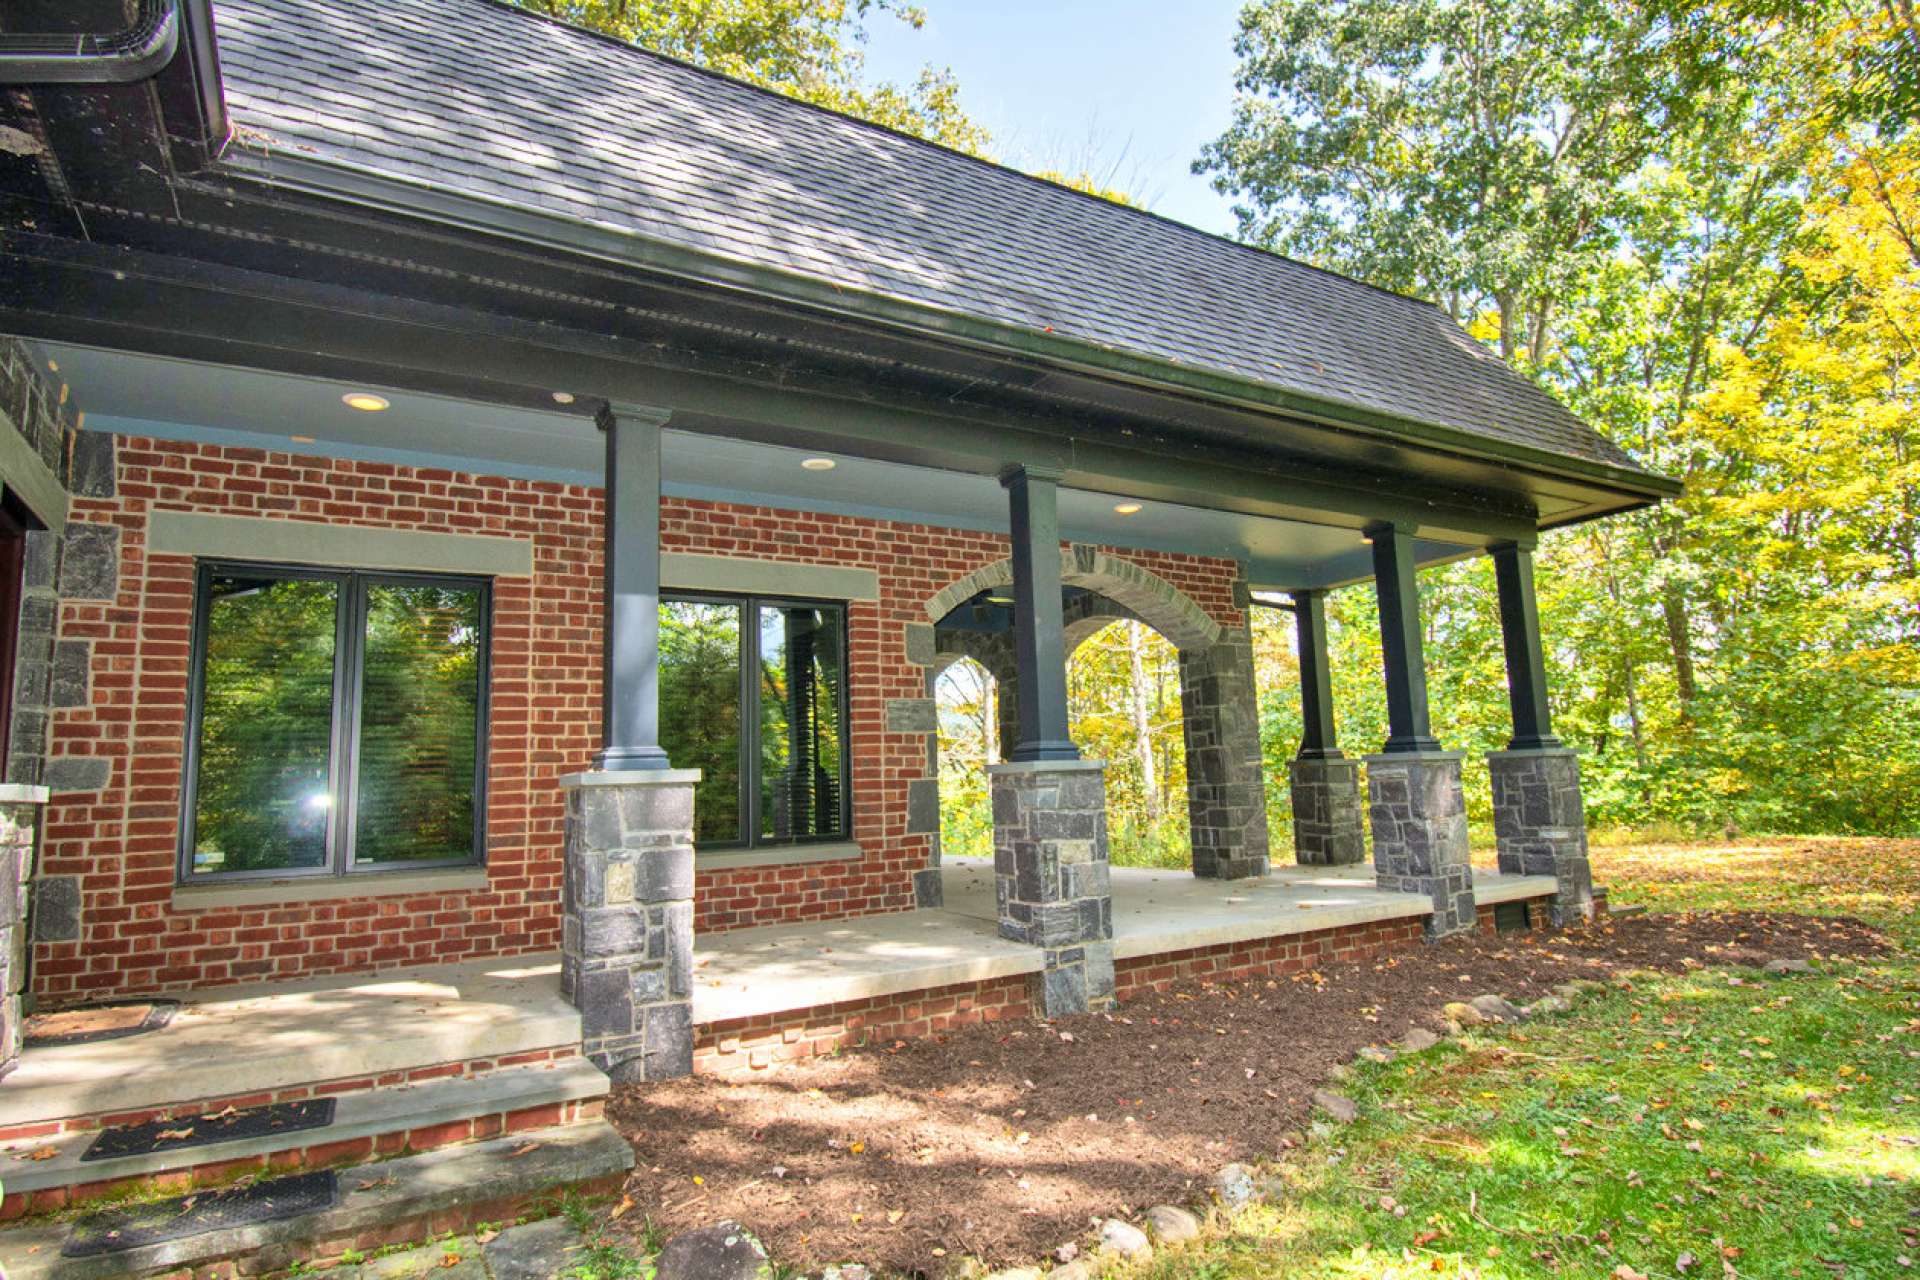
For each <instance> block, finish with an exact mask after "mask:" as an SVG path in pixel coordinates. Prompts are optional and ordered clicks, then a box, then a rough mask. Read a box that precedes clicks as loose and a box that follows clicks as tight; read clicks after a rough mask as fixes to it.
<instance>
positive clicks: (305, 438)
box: [287, 436, 313, 444]
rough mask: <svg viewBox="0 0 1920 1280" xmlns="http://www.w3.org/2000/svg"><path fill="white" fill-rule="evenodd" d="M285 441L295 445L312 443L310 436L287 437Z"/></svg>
mask: <svg viewBox="0 0 1920 1280" xmlns="http://www.w3.org/2000/svg"><path fill="white" fill-rule="evenodd" d="M287 439H289V440H291V441H293V442H294V443H295V444H312V443H313V437H312V436H288V437H287Z"/></svg>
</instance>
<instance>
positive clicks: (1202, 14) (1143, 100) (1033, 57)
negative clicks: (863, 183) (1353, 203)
mask: <svg viewBox="0 0 1920 1280" xmlns="http://www.w3.org/2000/svg"><path fill="white" fill-rule="evenodd" d="M920 3H921V5H922V7H923V8H924V9H925V10H926V13H927V24H926V26H925V27H923V28H921V29H920V30H918V31H914V30H912V29H911V28H909V27H907V26H906V25H905V24H903V23H899V22H895V21H892V20H891V19H889V18H888V17H887V16H886V15H884V14H881V15H879V16H877V17H875V18H874V19H872V21H871V23H870V29H871V31H872V40H871V42H870V43H869V44H868V46H867V69H868V72H869V73H870V74H871V75H872V76H873V77H874V78H875V79H883V80H896V81H900V82H903V83H910V82H911V81H912V80H913V79H914V77H915V76H917V75H918V74H919V72H920V68H921V67H922V66H924V65H926V64H927V63H933V64H934V65H936V66H948V67H951V68H952V69H953V73H954V75H955V76H956V77H957V78H958V79H959V81H960V100H961V103H962V105H963V106H964V107H965V108H966V111H967V113H968V114H969V115H970V116H972V117H973V118H974V119H975V120H976V121H978V122H979V123H980V124H982V125H984V126H986V128H987V129H988V130H989V131H990V132H991V133H992V134H993V147H992V151H993V154H994V156H995V157H996V158H997V159H1000V160H1003V161H1005V162H1006V163H1009V164H1013V165H1017V166H1019V167H1021V168H1026V169H1059V170H1062V171H1066V172H1073V171H1076V170H1080V169H1089V170H1091V171H1093V172H1094V174H1095V176H1096V177H1107V178H1109V185H1111V186H1116V187H1119V188H1121V189H1122V190H1125V191H1127V192H1129V193H1130V194H1132V195H1133V196H1134V197H1135V198H1136V199H1138V200H1140V201H1141V202H1142V203H1144V204H1146V205H1147V207H1149V208H1151V209H1152V210H1153V211H1154V212H1156V213H1161V214H1165V215H1166V216H1167V217H1170V218H1178V219H1180V220H1181V221H1182V222H1188V223H1191V224H1193V225H1194V226H1197V227H1201V228H1203V229H1205V230H1207V231H1217V232H1222V233H1226V232H1230V231H1231V230H1232V229H1233V215H1232V212H1231V209H1230V208H1229V205H1228V202H1227V200H1226V199H1225V198H1224V197H1222V196H1219V195H1216V194H1215V193H1214V192H1213V191H1212V190H1211V189H1210V188H1209V187H1208V185H1207V180H1206V179H1205V178H1202V177H1198V176H1195V175H1194V174H1191V173H1189V172H1188V169H1189V167H1190V166H1191V165H1192V163H1193V160H1194V157H1195V156H1197V155H1198V154H1199V152H1200V148H1201V147H1202V146H1204V145H1205V144H1206V143H1208V142H1210V141H1212V140H1213V139H1214V138H1216V137H1218V136H1219V134H1220V131H1221V130H1222V129H1224V128H1225V127H1226V124H1227V118H1228V114H1229V112H1230V111H1231V109H1232V103H1233V72H1234V57H1233V35H1234V30H1235V22H1236V18H1237V16H1238V14H1239V10H1240V5H1239V3H1238V0H1184V2H1173V0H1025V2H1024V3H1020V2H1017V0H920Z"/></svg>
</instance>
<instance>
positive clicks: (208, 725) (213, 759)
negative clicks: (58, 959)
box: [181, 563, 491, 879]
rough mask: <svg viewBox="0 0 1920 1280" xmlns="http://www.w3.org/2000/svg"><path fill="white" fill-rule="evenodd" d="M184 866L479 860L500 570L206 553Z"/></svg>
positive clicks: (204, 871)
mask: <svg viewBox="0 0 1920 1280" xmlns="http://www.w3.org/2000/svg"><path fill="white" fill-rule="evenodd" d="M194 599H195V612H194V627H193V687H192V694H191V697H192V721H191V725H190V730H189V736H188V749H187V776H186V800H185V815H184V820H183V822H182V828H183V831H182V837H181V875H182V878H184V879H199V878H204V877H207V876H212V875H220V876H243V875H279V876H284V875H343V874H347V873H350V872H367V871H380V870H393V869H402V868H418V867H422V866H432V865H444V864H449V863H472V862H477V861H479V860H480V855H481V849H482V844H481V840H482V835H483V830H482V829H483V826H484V824H483V822H482V820H481V819H482V815H483V814H484V813H485V803H484V794H483V792H484V782H485V761H486V751H485V732H484V729H485V724H486V689H487V670H486V666H487V651H488V644H487V621H488V617H489V613H490V603H491V602H490V599H489V590H488V584H487V583H486V582H484V581H476V580H474V579H468V578H442V577H428V576H424V575H419V574H401V573H359V572H354V571H327V570H309V569H287V568H277V567H264V566H258V565H239V564H220V563H203V564H202V565H201V566H200V572H199V577H198V581H197V584H196V590H195V593H194Z"/></svg>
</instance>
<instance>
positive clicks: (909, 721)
mask: <svg viewBox="0 0 1920 1280" xmlns="http://www.w3.org/2000/svg"><path fill="white" fill-rule="evenodd" d="M939 728H940V711H939V706H938V704H937V703H935V702H934V700H933V699H932V698H888V699H887V732H888V733H933V732H935V731H937V730H938V729H939Z"/></svg>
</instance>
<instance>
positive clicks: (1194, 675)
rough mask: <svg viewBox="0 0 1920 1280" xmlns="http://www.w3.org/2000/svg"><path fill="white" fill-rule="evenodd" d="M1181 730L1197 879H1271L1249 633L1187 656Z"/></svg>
mask: <svg viewBox="0 0 1920 1280" xmlns="http://www.w3.org/2000/svg"><path fill="white" fill-rule="evenodd" d="M1243 607H1244V606H1243ZM1180 725H1181V735H1182V737H1183V739H1184V741H1185V744H1186V750H1187V818H1188V822H1187V827H1188V831H1189V834H1190V838H1191V840H1192V842H1193V874H1194V875H1196V876H1199V877H1200V878H1201V879H1203V880H1244V879H1247V878H1248V877H1250V876H1264V875H1266V874H1267V872H1268V870H1269V868H1268V848H1267V791H1266V784H1265V782H1264V781H1262V779H1261V776H1260V770H1261V759H1260V701H1259V694H1258V693H1257V692H1256V690H1255V688H1254V683H1253V636H1252V633H1251V632H1250V631H1249V630H1248V629H1247V628H1246V627H1244V626H1242V627H1240V628H1239V629H1237V630H1233V629H1229V630H1227V631H1224V632H1223V633H1222V634H1221V636H1220V638H1219V639H1218V640H1216V641H1214V642H1213V643H1212V644H1211V645H1208V646H1207V647H1206V648H1204V649H1198V650H1193V649H1182V650H1180Z"/></svg>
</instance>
